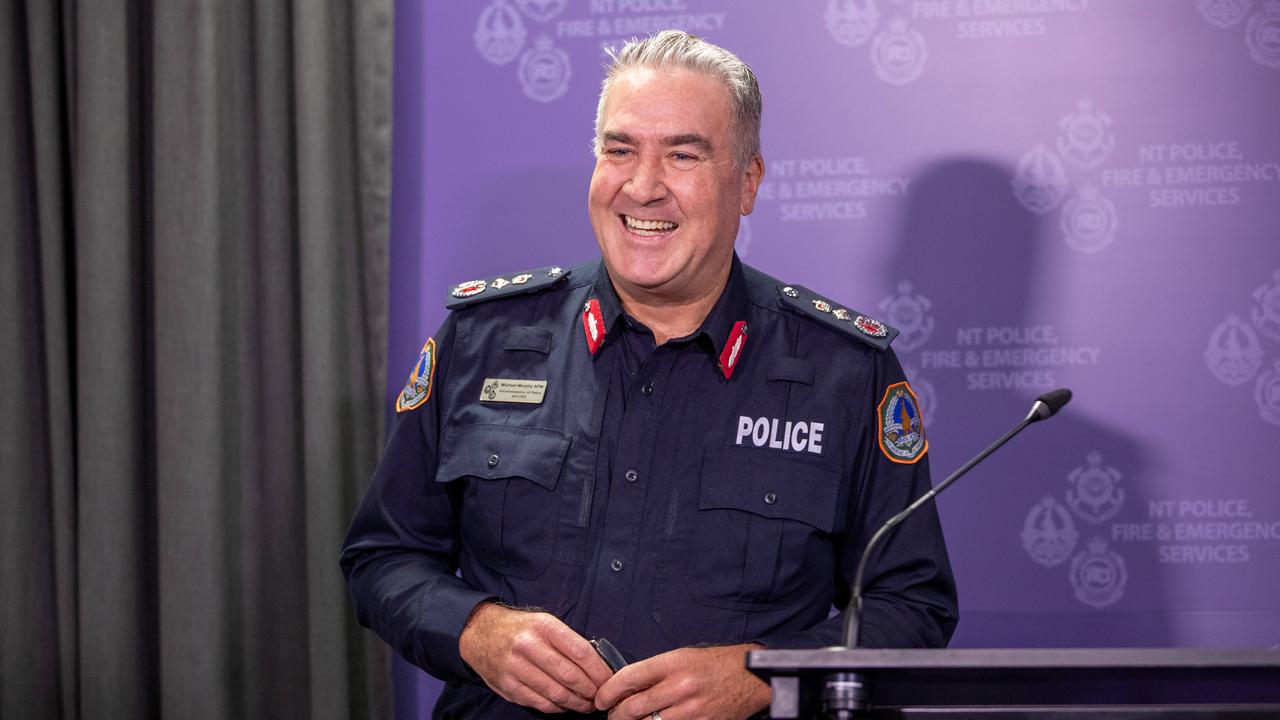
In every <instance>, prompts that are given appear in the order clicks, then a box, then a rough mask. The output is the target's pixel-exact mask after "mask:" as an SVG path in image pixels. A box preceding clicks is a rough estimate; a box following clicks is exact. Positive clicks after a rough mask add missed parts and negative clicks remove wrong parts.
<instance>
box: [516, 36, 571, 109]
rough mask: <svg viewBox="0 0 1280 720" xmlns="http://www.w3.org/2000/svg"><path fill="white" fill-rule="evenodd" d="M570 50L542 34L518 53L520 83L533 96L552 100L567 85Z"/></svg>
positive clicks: (536, 98)
mask: <svg viewBox="0 0 1280 720" xmlns="http://www.w3.org/2000/svg"><path fill="white" fill-rule="evenodd" d="M569 72H570V69H569V54H568V53H566V52H565V51H563V50H561V49H560V48H557V47H553V46H552V44H551V38H548V37H541V38H538V39H537V41H535V42H534V44H533V49H532V50H528V51H526V52H525V54H524V55H522V56H521V57H520V70H519V77H520V86H521V87H522V88H524V94H525V95H528V96H529V97H530V98H532V99H534V100H539V101H541V102H551V101H552V100H555V99H556V98H558V97H560V96H561V95H564V93H565V91H566V90H568V89H569Z"/></svg>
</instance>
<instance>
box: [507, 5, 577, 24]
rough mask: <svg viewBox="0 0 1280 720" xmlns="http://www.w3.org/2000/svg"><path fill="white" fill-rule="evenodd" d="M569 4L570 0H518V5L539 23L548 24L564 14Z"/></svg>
mask: <svg viewBox="0 0 1280 720" xmlns="http://www.w3.org/2000/svg"><path fill="white" fill-rule="evenodd" d="M568 4H569V0H516V5H519V6H520V9H521V10H523V11H524V13H525V14H526V15H528V16H529V17H531V18H533V19H534V20H537V21H538V22H546V21H548V20H550V19H551V18H554V17H555V16H557V15H559V14H560V13H561V12H563V11H564V7H565V5H568Z"/></svg>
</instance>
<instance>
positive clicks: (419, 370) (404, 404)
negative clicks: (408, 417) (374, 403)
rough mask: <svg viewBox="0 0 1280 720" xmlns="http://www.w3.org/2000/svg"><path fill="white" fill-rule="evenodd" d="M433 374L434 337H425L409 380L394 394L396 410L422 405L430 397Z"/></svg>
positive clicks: (434, 368) (434, 369) (403, 410)
mask: <svg viewBox="0 0 1280 720" xmlns="http://www.w3.org/2000/svg"><path fill="white" fill-rule="evenodd" d="M435 376H436V341H435V338H427V342H426V343H425V344H423V346H422V352H421V353H420V354H419V355H418V362H416V363H414V365H413V371H412V372H410V373H409V382H407V383H405V386H404V389H403V390H401V391H400V394H399V395H397V396H396V412H398V413H402V412H408V411H410V410H416V409H418V408H420V407H422V404H423V403H425V402H426V401H427V399H428V398H430V397H431V383H432V381H433V380H434V379H435Z"/></svg>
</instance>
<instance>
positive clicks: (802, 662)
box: [747, 648, 1280, 720]
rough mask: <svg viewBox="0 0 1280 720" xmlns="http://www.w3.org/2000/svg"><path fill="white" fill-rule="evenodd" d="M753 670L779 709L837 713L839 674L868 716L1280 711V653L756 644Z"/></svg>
mask: <svg viewBox="0 0 1280 720" xmlns="http://www.w3.org/2000/svg"><path fill="white" fill-rule="evenodd" d="M747 667H748V668H749V669H750V670H751V671H752V672H754V673H756V674H757V675H759V676H760V677H762V678H764V679H765V680H766V681H768V682H769V683H770V685H771V686H772V688H773V704H772V706H771V707H770V715H771V717H773V718H825V717H828V715H827V714H826V713H825V711H824V709H823V693H824V689H826V688H827V686H828V681H829V680H830V679H831V678H834V677H837V676H839V677H843V678H846V679H851V680H852V682H847V683H845V685H844V687H843V688H841V692H844V693H846V694H848V693H849V692H850V691H851V690H852V691H853V692H855V693H856V694H857V695H859V696H860V697H859V700H860V703H859V704H860V705H861V709H859V710H856V711H855V713H854V715H853V717H854V718H860V719H865V720H889V719H895V720H897V719H902V720H908V719H912V718H930V719H931V720H939V719H942V718H945V719H946V720H960V719H961V718H965V719H969V718H974V719H978V720H1023V719H1026V720H1047V719H1050V718H1052V719H1053V720H1075V719H1076V718H1089V719H1090V720H1103V719H1104V718H1122V719H1125V720H1130V719H1132V720H1138V719H1139V718H1141V719H1142V720H1166V719H1167V720H1183V719H1185V718H1195V719H1196V720H1210V719H1213V720H1219V719H1221V720H1236V719H1242V718H1248V719H1249V720H1262V719H1263V718H1266V719H1268V720H1280V650H1205V649H1191V648H1123V649H1120V648H1097V649H1093V648H1066V649H1009V650H995V649H956V650H849V649H842V648H827V649H822V650H756V651H753V652H751V653H748V655H747ZM840 673H849V674H851V675H842V676H841V675H838V674H840Z"/></svg>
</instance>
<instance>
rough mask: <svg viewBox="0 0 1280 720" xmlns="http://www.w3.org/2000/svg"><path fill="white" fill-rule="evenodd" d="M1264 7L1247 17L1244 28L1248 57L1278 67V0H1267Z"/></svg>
mask: <svg viewBox="0 0 1280 720" xmlns="http://www.w3.org/2000/svg"><path fill="white" fill-rule="evenodd" d="M1265 7H1266V9H1265V10H1264V11H1262V12H1260V13H1257V14H1255V15H1254V16H1253V17H1251V18H1249V24H1248V25H1247V26H1246V27H1245V30H1244V39H1245V44H1246V45H1248V46H1249V57H1251V58H1253V60H1254V62H1257V63H1259V64H1261V65H1266V66H1267V67H1270V68H1280V0H1269V1H1268V2H1267V3H1266V6H1265Z"/></svg>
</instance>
